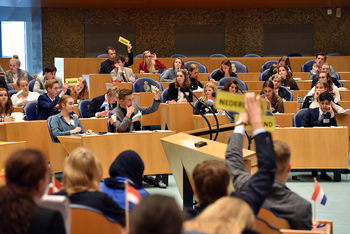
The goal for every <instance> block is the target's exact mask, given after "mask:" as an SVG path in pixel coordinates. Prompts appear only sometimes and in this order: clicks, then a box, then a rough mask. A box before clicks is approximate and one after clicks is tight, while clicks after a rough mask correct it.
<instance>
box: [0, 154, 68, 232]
mask: <svg viewBox="0 0 350 234" xmlns="http://www.w3.org/2000/svg"><path fill="white" fill-rule="evenodd" d="M5 170H6V175H5V180H6V185H4V186H1V187H0V206H1V209H0V217H1V219H0V233H29V234H37V233H56V234H59V233H62V234H65V233H66V230H65V227H64V223H63V219H62V216H61V214H60V212H59V211H57V210H50V209H46V208H42V207H40V206H38V205H37V204H38V202H39V200H40V198H41V196H42V195H44V194H45V191H46V188H47V185H48V184H49V168H48V166H47V157H46V156H45V155H43V153H41V152H40V151H37V150H33V149H28V150H27V149H26V150H20V151H17V152H15V153H13V154H12V155H11V156H10V157H9V158H8V159H7V160H6V164H5Z"/></svg>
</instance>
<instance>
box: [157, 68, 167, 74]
mask: <svg viewBox="0 0 350 234" xmlns="http://www.w3.org/2000/svg"><path fill="white" fill-rule="evenodd" d="M164 71H166V68H165V69H161V68H159V67H158V73H163V72H164Z"/></svg>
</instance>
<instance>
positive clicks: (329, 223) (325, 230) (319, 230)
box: [280, 220, 333, 234]
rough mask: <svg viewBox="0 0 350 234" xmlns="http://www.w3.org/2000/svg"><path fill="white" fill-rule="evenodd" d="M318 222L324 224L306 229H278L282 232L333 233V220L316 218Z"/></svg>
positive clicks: (300, 233) (298, 233) (285, 233)
mask: <svg viewBox="0 0 350 234" xmlns="http://www.w3.org/2000/svg"><path fill="white" fill-rule="evenodd" d="M317 221H318V222H319V223H320V224H326V226H324V227H322V228H317V229H312V230H310V231H307V230H292V229H280V232H281V233H282V234H333V221H329V220H317Z"/></svg>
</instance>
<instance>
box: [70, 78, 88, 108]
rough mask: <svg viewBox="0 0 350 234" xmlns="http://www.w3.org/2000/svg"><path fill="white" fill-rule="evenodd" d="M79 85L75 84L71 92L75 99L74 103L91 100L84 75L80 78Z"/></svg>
mask: <svg viewBox="0 0 350 234" xmlns="http://www.w3.org/2000/svg"><path fill="white" fill-rule="evenodd" d="M78 81H79V85H75V86H74V87H73V88H72V91H71V92H70V96H71V97H72V98H73V99H74V104H77V103H79V102H80V101H83V100H89V88H88V85H87V83H86V80H85V79H84V78H83V77H79V78H78Z"/></svg>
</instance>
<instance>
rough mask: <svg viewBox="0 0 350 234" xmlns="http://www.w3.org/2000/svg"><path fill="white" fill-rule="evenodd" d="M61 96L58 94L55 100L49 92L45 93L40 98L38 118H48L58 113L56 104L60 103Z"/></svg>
mask: <svg viewBox="0 0 350 234" xmlns="http://www.w3.org/2000/svg"><path fill="white" fill-rule="evenodd" d="M59 99H60V96H59V95H57V96H56V98H55V100H54V101H51V99H50V98H49V96H48V95H47V93H43V94H42V95H40V96H39V98H38V113H37V114H38V120H46V119H47V118H49V117H50V116H51V115H56V114H58V110H56V109H55V106H56V105H57V103H58V100H59Z"/></svg>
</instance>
